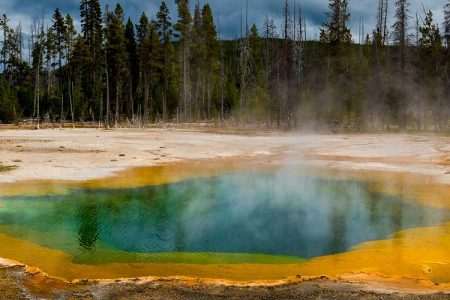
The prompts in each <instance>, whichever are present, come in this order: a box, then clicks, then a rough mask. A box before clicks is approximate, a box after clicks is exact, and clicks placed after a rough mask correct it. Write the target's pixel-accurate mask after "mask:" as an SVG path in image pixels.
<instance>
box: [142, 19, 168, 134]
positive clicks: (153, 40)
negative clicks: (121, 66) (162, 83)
mask: <svg viewBox="0 0 450 300" xmlns="http://www.w3.org/2000/svg"><path fill="white" fill-rule="evenodd" d="M141 47H142V50H143V56H142V72H143V77H144V80H143V82H144V94H145V96H144V118H143V123H144V126H145V127H147V125H148V117H149V114H150V105H151V102H152V99H153V88H154V87H155V85H156V84H157V83H158V82H159V80H160V74H161V69H162V68H163V66H162V64H161V42H160V38H159V34H158V29H157V25H156V23H155V22H154V21H152V22H150V25H149V29H148V36H147V37H146V39H145V40H144V41H143V44H142V46H141ZM149 102H150V103H149Z"/></svg>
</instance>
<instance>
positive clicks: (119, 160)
mask: <svg viewBox="0 0 450 300" xmlns="http://www.w3.org/2000/svg"><path fill="white" fill-rule="evenodd" d="M216 158H230V159H234V158H255V159H261V158H263V159H266V160H267V161H276V162H282V161H286V162H287V163H289V162H290V161H295V162H300V163H302V164H305V165H311V166H326V167H332V168H343V169H352V170H376V171H390V172H402V173H403V172H407V173H416V174H421V175H427V176H428V177H429V178H433V181H434V182H436V183H439V184H442V185H449V184H450V137H444V136H434V135H390V134H376V135H375V134H374V135H317V134H279V133H265V134H262V133H260V134H246V135H237V134H230V133H220V132H204V131H183V130H162V129H149V130H133V129H131V130H114V131H105V130H95V129H76V130H68V129H66V130H58V129H55V130H41V131H27V130H23V131H22V130H3V131H0V166H6V167H13V169H12V170H9V171H6V172H0V183H10V182H15V181H23V180H87V179H94V178H100V177H106V176H111V175H113V174H114V173H115V172H118V171H120V170H124V169H128V168H132V167H142V166H154V165H160V164H167V163H172V162H182V161H189V160H193V161H197V160H205V159H216ZM0 170H1V168H0ZM361 282H371V284H370V285H367V284H361ZM71 297H72V298H83V299H90V298H95V299H111V298H117V299H120V298H127V299H136V298H154V299H186V298H191V299H211V298H236V299H237V298H243V297H245V298H249V299H282V298H283V299H294V298H302V299H397V298H404V299H449V297H450V295H449V294H442V293H440V294H439V293H438V294H436V293H434V294H433V295H432V296H431V295H430V294H427V292H423V293H417V292H414V291H413V292H411V291H409V292H408V289H405V290H401V291H400V292H399V291H396V290H395V289H393V288H390V287H389V284H387V283H386V282H383V281H382V280H381V281H379V282H376V280H374V279H373V278H371V279H368V278H353V279H352V280H349V281H348V280H341V281H334V280H331V279H328V278H325V279H315V280H311V281H307V282H296V283H285V284H282V285H277V286H259V287H256V286H244V287H242V286H241V287H239V286H235V285H223V284H204V283H196V284H193V285H192V286H191V284H190V283H187V282H184V281H170V282H169V281H164V280H151V281H146V282H144V283H142V282H133V281H128V282H120V281H118V282H109V283H105V282H78V283H67V282H65V281H60V280H55V279H51V278H48V277H46V276H44V275H42V274H41V273H34V272H31V271H30V270H29V269H28V270H26V269H25V268H24V267H23V266H17V265H16V264H12V265H8V264H7V262H6V261H0V299H11V298H31V299H35V298H71Z"/></svg>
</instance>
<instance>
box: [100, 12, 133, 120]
mask: <svg viewBox="0 0 450 300" xmlns="http://www.w3.org/2000/svg"><path fill="white" fill-rule="evenodd" d="M105 35H106V53H107V55H106V61H107V64H108V72H109V78H111V79H112V80H111V86H112V87H113V89H112V90H114V92H115V113H114V124H115V126H116V127H117V125H118V122H119V121H120V115H121V113H122V104H123V103H122V101H121V99H122V91H123V83H124V81H125V80H126V77H127V70H128V68H127V67H128V65H127V61H128V58H127V52H126V44H125V25H124V16H123V9H122V6H120V4H117V6H116V8H115V9H114V12H113V13H109V12H108V13H107V15H106V33H105Z"/></svg>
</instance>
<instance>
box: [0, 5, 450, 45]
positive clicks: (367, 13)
mask: <svg viewBox="0 0 450 300" xmlns="http://www.w3.org/2000/svg"><path fill="white" fill-rule="evenodd" d="M119 2H121V4H122V6H123V7H124V8H125V12H126V14H127V16H130V17H131V18H132V19H133V20H134V21H137V20H138V18H139V15H140V14H141V13H142V12H143V11H145V12H146V14H147V15H149V16H150V17H153V16H154V15H155V13H156V10H157V8H158V6H159V0H146V1H143V0H122V1H119ZM174 2H175V1H173V0H168V1H167V3H168V5H169V8H170V9H171V12H172V19H173V20H176V8H175V4H174ZM191 2H193V3H191V4H192V5H193V4H194V3H195V2H196V1H195V0H193V1H191ZM199 2H200V4H204V3H205V2H206V1H204V0H200V1H199ZM208 2H209V3H211V5H212V7H213V11H214V13H215V16H216V18H217V17H218V16H219V15H220V18H221V27H222V28H221V30H222V32H223V36H224V37H226V38H233V37H236V36H238V35H239V33H240V16H241V11H242V12H243V13H244V14H245V6H246V5H245V0H210V1H208ZM293 2H294V0H289V3H290V6H291V9H292V7H293ZM296 2H297V4H300V3H301V5H302V7H303V13H304V14H305V16H306V19H307V24H308V37H309V38H314V36H316V35H317V33H318V28H319V27H320V25H321V24H322V23H323V22H324V21H325V20H326V16H325V12H326V10H327V4H328V1H327V0H296ZM349 2H350V12H351V14H352V18H351V21H350V26H351V27H352V32H353V34H354V36H356V37H357V35H358V23H359V20H360V19H362V20H363V22H364V24H365V26H364V27H365V28H366V31H368V30H371V29H372V28H373V27H374V23H375V13H376V7H377V2H378V1H377V0H350V1H349ZM390 2H391V3H390V21H391V23H392V17H393V11H394V7H393V5H394V4H393V3H394V0H391V1H390ZM410 2H411V12H412V13H414V14H415V12H416V11H418V12H419V13H421V14H423V10H422V0H410ZM446 2H447V1H445V0H427V1H426V2H425V3H424V6H425V8H426V9H431V10H432V11H433V12H434V14H435V21H436V22H439V23H441V22H442V19H443V16H442V7H443V6H444V4H445V3H446ZM116 3H117V1H115V0H104V1H102V4H103V6H105V5H106V4H108V5H110V6H115V4H116ZM283 5H284V1H283V0H249V22H250V23H256V24H257V25H258V26H260V27H261V26H262V24H263V23H264V18H265V17H266V15H267V16H269V17H271V18H274V19H275V20H276V21H277V22H278V24H279V27H281V11H282V9H283ZM56 7H59V8H60V9H61V11H62V12H63V13H70V14H71V15H72V16H73V17H74V18H75V19H76V20H77V19H79V0H1V1H0V14H2V13H7V14H8V16H9V17H10V19H11V20H12V23H14V24H15V25H17V24H18V22H21V23H22V27H23V29H24V31H27V28H29V26H30V24H32V22H33V21H35V20H38V19H39V18H40V17H41V16H42V15H44V14H45V16H46V20H49V19H50V18H51V15H52V13H53V10H54V9H55V8H56ZM355 39H356V38H355Z"/></svg>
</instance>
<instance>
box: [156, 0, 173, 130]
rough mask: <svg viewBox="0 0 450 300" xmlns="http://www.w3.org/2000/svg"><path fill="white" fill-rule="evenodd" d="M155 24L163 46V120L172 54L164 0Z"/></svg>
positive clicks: (169, 28) (170, 26)
mask: <svg viewBox="0 0 450 300" xmlns="http://www.w3.org/2000/svg"><path fill="white" fill-rule="evenodd" d="M156 25H157V28H158V31H159V35H160V37H161V44H162V48H163V56H162V59H163V72H162V80H163V105H162V107H163V121H164V122H165V121H166V119H167V98H168V94H169V78H170V75H171V74H170V70H171V68H170V61H171V56H172V52H173V50H172V23H171V22H170V13H169V9H168V8H167V5H166V3H165V2H164V1H162V2H161V6H160V8H159V11H158V13H157V14H156Z"/></svg>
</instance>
